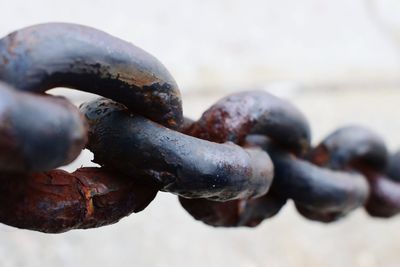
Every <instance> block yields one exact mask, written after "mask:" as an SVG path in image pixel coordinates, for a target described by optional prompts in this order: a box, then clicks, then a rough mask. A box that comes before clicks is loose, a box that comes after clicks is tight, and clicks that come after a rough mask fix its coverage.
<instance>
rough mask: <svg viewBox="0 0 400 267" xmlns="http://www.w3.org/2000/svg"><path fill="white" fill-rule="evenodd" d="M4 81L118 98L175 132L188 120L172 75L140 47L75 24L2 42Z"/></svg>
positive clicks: (0, 75) (0, 74) (31, 30)
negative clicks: (184, 118) (184, 115)
mask: <svg viewBox="0 0 400 267" xmlns="http://www.w3.org/2000/svg"><path fill="white" fill-rule="evenodd" d="M0 58H3V61H5V62H7V64H1V65H0V80H3V81H5V82H7V83H9V84H10V85H12V86H14V87H15V88H16V89H18V90H23V91H29V92H44V91H46V90H48V89H52V88H55V87H68V88H73V89H78V90H81V91H86V92H90V93H94V94H98V95H101V96H104V97H107V98H110V99H114V100H115V101H117V102H120V103H122V104H124V105H125V106H127V107H128V108H129V109H130V110H131V111H132V112H135V113H138V114H141V115H143V116H145V117H148V118H150V119H152V120H154V121H156V122H159V123H161V124H163V125H165V126H167V127H170V128H175V129H177V128H179V127H180V126H181V124H182V121H183V115H182V103H181V96H180V92H179V89H178V86H177V85H176V82H175V80H174V79H173V78H172V76H171V74H170V73H169V72H168V70H167V69H166V68H165V67H164V66H163V65H162V63H161V62H159V61H158V60H157V59H156V58H155V57H153V56H152V55H150V54H149V53H147V52H145V51H144V50H142V49H140V48H138V47H137V46H135V45H133V44H131V43H128V42H125V41H123V40H121V39H118V38H116V37H114V36H111V35H109V34H107V33H104V32H102V31H99V30H96V29H93V28H90V27H86V26H82V25H77V24H71V23H46V24H40V25H35V26H31V27H27V28H24V29H21V30H18V31H15V32H13V33H11V34H9V35H8V36H6V37H4V38H2V39H0Z"/></svg>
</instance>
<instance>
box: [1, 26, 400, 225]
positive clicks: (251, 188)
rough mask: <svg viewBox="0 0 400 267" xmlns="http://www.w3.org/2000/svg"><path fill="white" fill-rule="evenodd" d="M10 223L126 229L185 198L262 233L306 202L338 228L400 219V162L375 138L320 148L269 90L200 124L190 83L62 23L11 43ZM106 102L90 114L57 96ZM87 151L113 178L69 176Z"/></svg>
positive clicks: (4, 79)
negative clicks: (181, 84)
mask: <svg viewBox="0 0 400 267" xmlns="http://www.w3.org/2000/svg"><path fill="white" fill-rule="evenodd" d="M0 81H1V82H0V148H1V153H0V181H1V182H0V222H2V223H4V224H8V225H11V226H15V227H19V228H24V229H31V230H36V231H41V232H47V233H60V232H65V231H68V230H71V229H78V228H93V227H99V226H103V225H107V224H112V223H115V222H117V221H118V220H120V219H121V218H123V217H125V216H127V215H129V214H131V213H133V212H139V211H141V210H143V209H144V208H146V207H147V205H149V203H150V202H151V201H152V200H153V199H154V198H155V197H156V194H157V192H158V191H165V192H171V193H173V194H176V195H178V196H179V201H180V203H181V205H182V206H183V208H184V209H185V210H186V211H188V212H189V213H190V214H191V215H192V216H193V217H194V218H195V219H197V220H201V221H203V222H204V223H206V224H209V225H213V226H225V227H234V226H250V227H253V226H256V225H258V224H260V223H261V222H262V221H263V220H264V219H267V218H270V217H272V216H274V215H275V214H277V213H278V212H279V210H280V209H281V208H282V207H283V206H284V205H285V203H286V202H287V201H288V200H293V201H294V203H295V206H296V208H297V210H298V211H299V213H300V214H302V215H303V216H304V217H306V218H308V219H311V220H317V221H321V222H332V221H335V220H338V219H340V218H342V217H344V216H345V215H347V214H348V213H349V212H351V211H353V210H354V209H356V208H359V207H361V206H364V207H365V209H366V211H367V212H368V213H369V214H370V215H371V216H377V217H390V216H393V215H395V214H397V213H398V212H399V211H400V152H399V153H397V154H393V155H389V153H388V151H387V148H386V146H385V144H384V142H383V140H382V139H381V138H380V137H379V136H378V135H377V134H375V133H374V132H372V131H371V130H369V129H366V128H364V127H361V126H349V127H343V128H340V129H338V130H337V131H335V132H333V133H332V134H331V135H329V136H328V137H327V138H326V139H324V140H323V141H322V142H321V143H320V144H319V145H317V146H316V147H312V146H311V133H310V127H309V124H308V121H307V119H306V118H305V117H304V115H303V114H302V113H301V112H300V111H299V110H298V109H297V108H296V107H295V106H293V105H292V104H290V103H289V102H287V101H285V100H282V99H279V98H277V97H275V96H273V95H271V94H269V93H266V92H263V91H249V92H242V93H236V94H232V95H229V96H227V97H225V98H223V99H221V100H220V101H218V102H217V103H215V104H214V105H213V106H211V107H210V108H209V109H208V110H207V111H206V112H204V114H203V115H202V117H201V118H200V119H199V120H197V121H191V120H189V119H186V118H184V117H183V115H182V104H181V97H180V92H179V89H178V87H177V85H176V82H175V81H174V79H173V78H172V76H171V75H170V74H169V72H168V71H167V70H166V68H165V67H164V66H163V65H162V64H161V63H160V62H159V61H158V60H157V59H155V58H154V57H153V56H151V55H150V54H148V53H146V52H145V51H143V50H141V49H140V48H138V47H136V46H134V45H132V44H130V43H127V42H125V41H122V40H120V39H118V38H115V37H113V36H110V35H108V34H106V33H103V32H101V31H98V30H95V29H92V28H88V27H85V26H80V25H74V24H62V23H49V24H42V25H37V26H33V27H29V28H25V29H22V30H19V31H16V32H14V33H11V34H9V35H8V36H6V37H4V38H2V39H1V40H0ZM60 86H62V87H69V88H73V89H78V90H82V91H86V92H91V93H95V94H97V95H100V96H102V97H104V98H98V99H95V100H93V101H90V102H88V103H84V104H82V105H81V107H80V108H79V110H78V109H77V108H76V107H74V106H73V105H72V104H70V103H69V102H68V101H67V100H66V99H64V98H61V97H56V96H51V95H47V94H45V93H44V92H45V91H46V90H48V89H51V88H54V87H60ZM84 148H88V149H89V150H90V151H92V152H93V154H94V160H93V161H94V162H95V163H98V164H99V165H100V166H101V167H90V168H89V167H82V168H79V169H78V170H76V171H75V172H73V173H68V172H65V171H62V170H57V169H55V168H57V167H60V166H62V165H65V164H68V163H70V162H71V161H72V160H74V159H75V158H76V157H77V156H78V155H79V154H80V151H81V150H82V149H84Z"/></svg>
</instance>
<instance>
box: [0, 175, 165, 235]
mask: <svg viewBox="0 0 400 267" xmlns="http://www.w3.org/2000/svg"><path fill="white" fill-rule="evenodd" d="M0 182H1V183H0V184H1V186H0V221H1V222H2V223H5V224H8V225H11V226H15V227H19V228H24V229H30V230H36V231H40V232H45V233H62V232H66V231H69V230H71V229H86V228H93V227H99V226H103V225H108V224H112V223H116V222H118V221H119V220H120V219H121V218H122V217H125V216H127V215H129V214H131V213H132V212H139V211H141V210H143V209H144V208H145V207H147V205H148V204H149V203H150V202H151V201H152V200H153V199H154V197H155V196H156V194H157V192H158V187H157V186H155V185H154V184H150V183H148V184H143V183H142V182H140V181H138V179H133V177H126V176H124V175H121V174H118V173H117V172H115V171H109V170H105V169H100V168H80V169H78V170H77V171H75V172H73V173H67V172H65V171H62V170H53V171H50V172H43V173H32V174H0Z"/></svg>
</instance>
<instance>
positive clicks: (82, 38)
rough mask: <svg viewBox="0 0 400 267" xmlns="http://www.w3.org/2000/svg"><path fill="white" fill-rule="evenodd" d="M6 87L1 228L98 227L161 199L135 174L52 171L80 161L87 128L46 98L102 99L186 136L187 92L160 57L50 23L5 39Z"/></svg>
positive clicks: (67, 107) (0, 109)
mask: <svg viewBox="0 0 400 267" xmlns="http://www.w3.org/2000/svg"><path fill="white" fill-rule="evenodd" d="M0 80H1V81H3V82H5V83H7V84H8V85H6V84H5V83H0V99H1V100H0V133H1V136H0V148H1V153H0V180H2V183H0V191H1V192H2V194H1V198H2V200H1V201H2V202H1V204H0V207H1V208H0V209H1V210H0V221H1V222H4V223H6V224H9V225H12V226H16V227H21V228H26V229H32V230H38V231H42V232H52V233H55V232H64V231H67V230H69V229H76V228H91V227H97V226H101V225H106V224H110V223H114V222H116V221H118V220H119V219H120V218H122V217H123V216H127V215H129V214H130V213H132V212H137V211H140V210H141V209H143V208H144V207H145V206H147V205H148V203H150V201H151V200H152V199H153V198H154V197H155V195H156V193H157V191H158V190H159V186H158V185H156V184H154V183H151V181H144V179H139V180H141V181H140V182H136V181H137V180H138V178H137V176H138V174H134V173H132V172H131V174H130V176H127V177H129V178H124V179H121V178H120V176H121V174H118V172H116V171H115V170H113V171H112V172H111V171H110V170H107V171H104V170H100V169H90V168H88V169H86V168H80V169H78V170H77V171H76V172H74V173H72V174H69V173H66V172H63V171H59V170H51V169H53V168H57V167H59V166H62V165H65V164H68V163H70V162H71V161H72V160H74V159H75V158H76V157H77V156H78V155H79V153H80V151H81V150H82V149H83V148H84V147H85V144H86V141H87V124H86V121H85V120H84V119H83V116H81V114H80V113H79V111H78V109H77V108H76V107H74V106H73V105H72V104H70V103H69V102H68V101H67V100H65V99H63V98H59V97H54V96H46V95H44V94H43V93H44V92H45V91H46V90H48V89H52V88H54V87H59V86H63V87H69V88H73V89H78V90H81V91H86V92H91V93H95V94H98V95H102V96H106V97H108V98H111V99H115V100H117V101H119V102H120V103H122V104H124V105H126V106H127V107H129V109H130V111H131V112H136V113H139V114H142V115H143V116H146V117H148V118H151V119H152V120H154V121H157V122H159V123H160V124H163V125H165V126H166V127H170V128H173V129H178V128H180V127H181V125H182V123H183V116H182V104H181V98H180V92H179V89H178V87H177V85H176V83H175V81H174V79H173V78H172V76H171V75H170V74H169V72H168V71H167V70H166V69H165V67H164V66H163V65H162V64H161V63H160V62H159V61H158V60H157V59H155V58H154V57H153V56H151V55H150V54H148V53H146V52H145V51H143V50H141V49H140V48H138V47H136V46H134V45H132V44H130V43H127V42H125V41H123V40H120V39H118V38H115V37H112V36H110V35H108V34H106V33H104V32H101V31H98V30H95V29H92V28H89V27H85V26H80V25H74V24H66V23H49V24H42V25H37V26H33V27H29V28H25V29H22V30H18V31H16V32H13V33H11V34H9V35H8V36H6V37H4V38H2V39H1V40H0ZM32 93H36V94H32ZM124 176H126V175H124ZM144 182H145V185H141V184H143V183H144ZM88 194H89V195H88ZM88 205H89V206H88Z"/></svg>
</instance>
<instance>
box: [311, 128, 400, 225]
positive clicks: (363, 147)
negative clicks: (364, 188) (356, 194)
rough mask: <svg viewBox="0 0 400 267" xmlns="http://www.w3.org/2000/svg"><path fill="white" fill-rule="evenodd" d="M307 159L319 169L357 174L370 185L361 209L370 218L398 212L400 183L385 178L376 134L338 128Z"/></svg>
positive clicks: (383, 155) (383, 150) (385, 157)
mask: <svg viewBox="0 0 400 267" xmlns="http://www.w3.org/2000/svg"><path fill="white" fill-rule="evenodd" d="M311 157H312V158H313V160H314V161H315V162H317V163H318V164H319V165H320V166H329V167H331V168H335V169H343V170H349V169H350V170H351V169H353V170H357V171H359V172H361V173H362V174H363V175H364V176H365V177H366V178H367V180H368V182H369V185H370V191H371V192H370V196H369V199H368V201H367V202H366V206H365V208H366V210H367V211H368V213H369V214H370V215H372V216H377V217H390V216H393V215H395V214H397V213H398V212H400V183H399V182H397V181H395V180H393V179H390V178H388V177H387V176H386V175H385V170H386V168H387V162H388V152H387V149H386V146H385V144H384V142H383V140H382V139H381V137H379V135H377V134H376V133H374V132H372V131H371V130H369V129H367V128H364V127H361V126H349V127H343V128H340V129H338V130H337V131H335V132H333V133H332V134H331V135H329V136H328V137H327V138H325V139H324V140H323V141H322V142H321V144H320V145H319V146H318V147H317V148H316V149H315V151H314V153H313V154H312V155H311Z"/></svg>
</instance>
